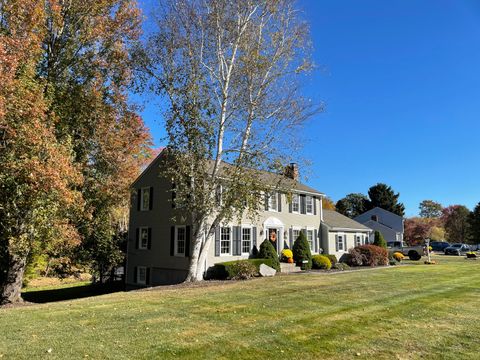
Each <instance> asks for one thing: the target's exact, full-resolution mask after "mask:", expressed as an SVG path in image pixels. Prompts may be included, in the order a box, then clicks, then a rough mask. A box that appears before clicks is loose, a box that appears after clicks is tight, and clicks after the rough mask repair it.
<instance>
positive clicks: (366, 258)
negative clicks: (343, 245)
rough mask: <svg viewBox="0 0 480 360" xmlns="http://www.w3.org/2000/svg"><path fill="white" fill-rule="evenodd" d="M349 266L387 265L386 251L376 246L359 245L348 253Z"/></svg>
mask: <svg viewBox="0 0 480 360" xmlns="http://www.w3.org/2000/svg"><path fill="white" fill-rule="evenodd" d="M348 253H349V257H348V260H347V263H348V265H350V266H379V265H388V263H389V261H388V251H387V249H384V248H383V247H380V246H376V245H360V246H357V247H355V248H353V249H350V250H349V251H348Z"/></svg>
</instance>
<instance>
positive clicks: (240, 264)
mask: <svg viewBox="0 0 480 360" xmlns="http://www.w3.org/2000/svg"><path fill="white" fill-rule="evenodd" d="M247 263H248V265H247ZM261 264H265V265H267V266H270V267H271V268H274V266H273V263H272V261H271V260H270V259H247V260H236V261H227V262H223V263H218V264H215V265H213V266H212V267H211V268H210V269H208V271H207V279H215V280H227V279H248V278H250V277H253V276H258V275H260V274H259V271H260V265H261ZM252 266H253V268H252ZM252 269H254V270H255V272H254V274H253V275H250V274H252Z"/></svg>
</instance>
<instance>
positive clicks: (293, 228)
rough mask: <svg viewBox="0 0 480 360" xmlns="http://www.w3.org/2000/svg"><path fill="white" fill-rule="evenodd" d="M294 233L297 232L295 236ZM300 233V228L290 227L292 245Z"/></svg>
mask: <svg viewBox="0 0 480 360" xmlns="http://www.w3.org/2000/svg"><path fill="white" fill-rule="evenodd" d="M295 231H298V233H297V236H295ZM300 231H302V228H301V227H300V226H292V236H293V241H292V244H294V243H295V240H297V238H298V236H299V235H300Z"/></svg>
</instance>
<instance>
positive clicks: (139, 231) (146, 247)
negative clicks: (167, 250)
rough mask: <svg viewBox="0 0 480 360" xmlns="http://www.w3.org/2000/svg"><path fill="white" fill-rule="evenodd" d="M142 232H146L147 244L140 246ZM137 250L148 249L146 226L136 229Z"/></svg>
mask: <svg viewBox="0 0 480 360" xmlns="http://www.w3.org/2000/svg"><path fill="white" fill-rule="evenodd" d="M142 230H147V244H146V245H145V246H142ZM138 249H139V250H147V249H148V226H140V227H139V228H138Z"/></svg>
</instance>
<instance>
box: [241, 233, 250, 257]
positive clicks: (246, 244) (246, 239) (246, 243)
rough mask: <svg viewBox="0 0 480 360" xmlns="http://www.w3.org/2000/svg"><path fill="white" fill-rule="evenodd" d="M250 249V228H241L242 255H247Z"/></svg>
mask: <svg viewBox="0 0 480 360" xmlns="http://www.w3.org/2000/svg"><path fill="white" fill-rule="evenodd" d="M251 247H252V228H249V227H245V228H242V254H249V253H250V249H251Z"/></svg>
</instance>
